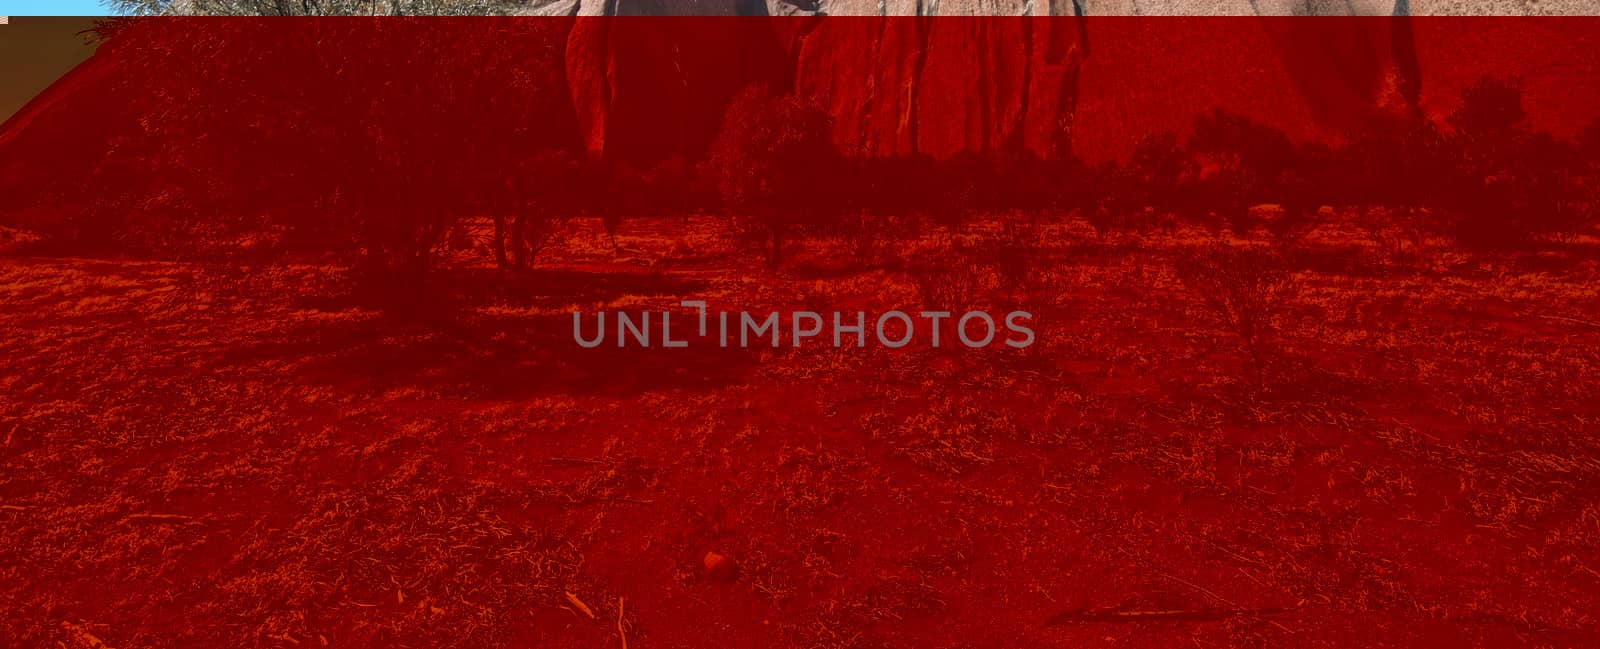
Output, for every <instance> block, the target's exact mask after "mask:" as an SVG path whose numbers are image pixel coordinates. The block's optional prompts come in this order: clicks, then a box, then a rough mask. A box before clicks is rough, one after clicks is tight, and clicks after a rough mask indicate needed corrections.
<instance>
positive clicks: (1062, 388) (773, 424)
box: [0, 220, 1600, 649]
mask: <svg viewBox="0 0 1600 649" xmlns="http://www.w3.org/2000/svg"><path fill="white" fill-rule="evenodd" d="M714 231H715V229H714V228H710V227H706V228H701V227H697V226H694V225H690V226H688V227H686V226H685V225H684V224H682V223H681V222H680V221H678V220H671V221H661V222H651V223H633V224H630V225H629V226H628V227H627V229H625V230H624V236H623V237H622V240H621V244H622V252H621V253H613V252H612V251H611V250H610V248H609V244H607V243H603V242H604V237H603V236H602V235H600V234H598V233H597V232H594V231H590V230H587V229H586V230H584V231H581V232H577V233H574V234H573V236H572V239H571V244H570V245H569V246H568V247H567V249H565V250H562V251H558V252H557V253H555V256H553V257H551V258H550V259H548V260H546V262H545V263H543V264H542V268H541V269H539V270H536V271H530V272H528V273H526V274H524V275H512V276H509V277H502V276H497V275H494V274H495V272H496V271H492V270H488V269H486V268H458V269H455V270H453V271H450V272H451V273H453V275H452V277H453V280H454V281H457V282H459V284H458V285H459V286H466V287H468V289H467V290H465V291H464V292H463V296H462V297H458V298H457V299H456V301H455V302H454V303H452V304H451V305H450V306H449V308H448V309H446V308H443V307H441V308H440V309H439V310H438V311H437V313H436V314H435V315H437V317H425V318H415V317H412V318H398V317H392V316H385V315H383V314H381V313H379V312H377V311H373V310H370V309H367V308H364V307H362V306H360V305H359V304H355V303H352V302H351V301H350V300H348V299H346V298H345V297H343V296H344V295H346V293H347V292H348V289H347V287H346V286H345V279H344V275H343V273H342V272H341V271H340V270H339V269H334V268H317V267H298V266H296V267H273V268H253V269H238V268H222V267H210V266H199V265H192V264H182V263H156V262H136V261H121V260H95V259H45V258H11V259H4V260H0V332H3V335H0V612H4V615H3V616H0V645H3V646H8V647H68V648H88V647H114V648H117V649H126V648H132V647H306V646H311V647H316V646H330V647H500V646H506V647H529V646H535V647H622V646H627V647H632V648H635V649H638V648H645V647H761V646H773V647H952V648H954V647H1084V646H1106V647H1126V646H1133V647H1144V646H1148V647H1172V646H1195V647H1224V646H1227V647H1251V646H1296V647H1333V646H1346V647H1356V646H1360V647H1375V646H1483V647H1498V646H1541V647H1562V646H1584V645H1589V646H1592V644H1591V643H1593V642H1594V640H1595V638H1597V637H1600V622H1597V618H1596V613H1595V612H1596V611H1600V572H1597V571H1600V446H1597V433H1600V429H1597V422H1600V380H1597V379H1600V370H1597V368H1600V324H1597V323H1596V322H1595V321H1596V320H1597V319H1600V318H1597V316H1596V314H1600V294H1597V292H1596V291H1597V288H1596V287H1597V284H1596V273H1597V271H1600V261H1597V255H1596V246H1597V244H1596V242H1594V241H1592V240H1584V241H1579V242H1578V243H1576V244H1571V245H1568V246H1566V247H1563V248H1558V249H1547V250H1545V251H1543V252H1530V253H1520V254H1516V255H1506V256H1498V257H1485V256H1468V255H1463V254H1459V253H1453V252H1449V251H1446V250H1438V251H1433V252H1430V253H1429V254H1426V255H1424V256H1423V258H1422V259H1421V260H1420V261H1406V262H1398V263H1397V262H1391V261H1387V260H1381V259H1376V258H1374V256H1373V253H1372V251H1371V249H1370V248H1369V247H1367V246H1364V245H1363V244H1362V242H1361V241H1360V240H1359V239H1358V238H1357V237H1356V236H1355V235H1354V234H1352V233H1350V232H1346V231H1344V230H1342V229H1341V228H1338V227H1332V228H1324V229H1323V230H1322V231H1320V232H1318V233H1317V234H1316V235H1315V236H1314V237H1312V239H1311V240H1310V241H1309V242H1308V243H1307V244H1306V249H1305V250H1304V251H1303V252H1302V253H1300V254H1298V255H1296V256H1294V259H1295V260H1296V266H1295V278H1296V280H1297V282H1298V290H1296V292H1295V295H1294V297H1293V299H1292V301H1291V303H1290V307H1289V309H1288V311H1287V312H1286V313H1285V314H1284V315H1283V316H1282V317H1281V318H1280V320H1279V322H1278V327H1277V330H1278V334H1277V336H1276V339H1275V341H1276V342H1275V343H1274V345H1275V349H1276V350H1277V352H1276V357H1275V358H1274V362H1273V365H1272V368H1273V369H1272V371H1271V372H1270V374H1269V377H1268V379H1267V381H1266V382H1265V384H1264V386H1263V387H1261V388H1257V387H1256V386H1255V385H1254V381H1253V379H1251V378H1249V375H1250V372H1248V371H1246V370H1245V363H1246V361H1245V357H1244V356H1243V355H1242V353H1241V352H1240V350H1239V347H1238V344H1237V343H1236V342H1235V341H1234V340H1233V339H1231V338H1229V337H1228V334H1226V333H1225V332H1224V331H1223V330H1222V329H1221V328H1220V327H1219V325H1218V323H1217V321H1216V320H1215V318H1214V317H1213V316H1212V314H1210V313H1209V312H1208V311H1206V310H1205V309H1204V308H1203V307H1202V305H1201V302H1200V300H1199V299H1198V298H1197V297H1196V296H1195V295H1193V294H1192V293H1191V292H1189V291H1188V290H1186V289H1185V288H1184V286H1183V285H1182V284H1181V283H1180V282H1179V281H1178V279H1176V278H1175V277H1174V273H1173V271H1172V269H1171V266H1170V265H1169V264H1168V263H1167V261H1166V260H1167V259H1168V257H1169V255H1170V253H1171V251H1173V250H1174V249H1177V248H1180V247H1183V246H1186V245H1189V244H1191V243H1193V242H1194V241H1191V239H1198V238H1199V235H1197V234H1196V235H1193V236H1191V234H1192V233H1180V234H1179V235H1170V236H1152V237H1147V238H1143V239H1135V238H1127V239H1124V240H1113V241H1110V242H1106V243H1100V242H1096V241H1095V240H1094V239H1093V237H1092V236H1091V235H1088V234H1087V233H1086V231H1085V230H1084V226H1083V225H1082V224H1077V223H1067V224H1061V225H1056V226H1052V229H1051V230H1050V233H1049V236H1046V237H1044V241H1045V242H1046V244H1045V245H1046V253H1047V254H1048V255H1049V263H1048V264H1047V267H1046V268H1045V271H1044V278H1043V279H1042V280H1041V281H1040V282H1038V283H1037V284H1036V285H1035V286H1034V287H1033V288H1031V289H1029V290H1028V291H1027V292H1026V293H1025V294H1024V295H1022V296H1020V297H1017V298H1015V300H1014V302H1015V303H1020V304H1025V305H1028V306H1029V307H1030V308H1031V310H1033V311H1034V312H1035V313H1036V314H1038V331H1039V342H1038V344H1036V345H1035V346H1034V347H1032V348H1030V349H1028V350H1025V351H1020V352H1019V351H1013V350H1005V349H993V350H984V351H959V352H956V351H948V350H945V351H933V350H927V349H921V350H885V349H882V348H870V347H869V348H868V349H866V350H857V349H844V350H834V349H829V348H825V347H818V346H808V347H802V348H800V349H784V350H776V351H774V350H769V349H762V350H749V351H738V350H734V351H727V350H719V349H715V348H710V349H708V348H705V347H691V348H689V349H684V350H649V351H646V350H637V349H629V350H614V349H607V350H583V349H579V348H577V346H576V345H575V344H574V343H573V342H572V340H571V337H570V323H571V320H570V317H571V316H570V313H571V311H572V310H574V309H581V310H584V311H586V312H593V311H597V310H612V311H615V310H644V309H651V310H660V309H665V308H673V307H674V306H675V305H676V303H677V301H678V300H680V299H684V298H705V299H710V300H712V301H713V302H714V303H717V304H723V305H728V306H730V307H731V308H743V309H748V310H752V311H758V310H763V309H768V308H785V309H787V308H797V307H801V306H805V307H809V308H812V309H814V310H823V311H828V310H834V309H839V310H855V309H867V310H882V309H886V308H894V307H897V306H904V307H908V308H916V307H917V306H918V300H919V298H918V293H917V291H916V289H915V287H914V286H913V284H912V283H911V282H910V281H909V280H908V279H907V278H906V276H905V274H904V273H903V272H901V271H900V270H899V267H898V266H897V264H896V263H894V262H893V261H892V260H890V261H888V262H885V263H881V264H880V263H874V264H864V265H863V264H854V263H850V262H849V259H850V258H849V256H848V255H847V254H845V253H844V252H843V251H842V250H841V249H839V248H838V247H836V246H830V245H828V244H826V243H812V244H808V248H807V251H806V252H805V253H803V254H801V255H799V256H797V257H795V258H794V259H793V261H792V262H791V263H790V264H789V266H788V267H786V268H785V269H784V270H783V271H781V272H778V273H775V274H774V273H764V272H761V271H759V270H757V269H758V268H759V265H760V262H759V261H758V260H754V259H747V258H745V257H741V256H736V255H731V254H730V253H729V251H728V250H727V249H726V247H725V246H723V244H722V243H720V241H719V240H718V239H717V238H715V237H714V236H713V235H710V234H698V233H700V232H714ZM685 233H696V234H685ZM969 236H981V233H977V234H972V233H969ZM934 245H937V244H936V243H935V242H934V241H933V240H932V239H931V238H930V239H925V240H922V241H916V242H912V243H909V244H906V245H905V246H903V247H902V250H901V251H900V252H901V253H902V254H903V255H905V256H913V257H914V256H915V255H917V254H918V251H919V250H924V249H926V248H928V247H930V246H934ZM491 276H493V277H492V279H491ZM473 287H476V288H473ZM985 299H988V300H991V301H992V302H993V303H995V304H997V305H998V304H1001V303H1011V302H1008V301H1007V300H1006V299H1005V298H1003V297H999V296H996V295H993V294H991V295H989V296H988V297H986V298H985ZM708 553H715V554H716V555H720V556H722V557H725V559H724V560H723V561H721V562H718V561H716V560H715V557H712V558H711V559H712V561H710V562H709V563H711V564H715V565H714V566H713V567H710V568H708V557H707V555H708Z"/></svg>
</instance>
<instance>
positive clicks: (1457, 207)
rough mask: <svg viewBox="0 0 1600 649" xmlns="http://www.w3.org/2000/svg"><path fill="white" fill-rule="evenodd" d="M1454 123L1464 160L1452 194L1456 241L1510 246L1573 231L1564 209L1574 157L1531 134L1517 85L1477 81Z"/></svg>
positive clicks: (1565, 148)
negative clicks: (1565, 216) (1541, 236)
mask: <svg viewBox="0 0 1600 649" xmlns="http://www.w3.org/2000/svg"><path fill="white" fill-rule="evenodd" d="M1448 121H1449V124H1450V126H1451V127H1453V128H1454V129H1455V134H1456V139H1457V141H1458V142H1459V147H1460V148H1459V151H1460V154H1461V155H1460V157H1459V159H1458V167H1457V168H1458V172H1457V174H1456V175H1455V178H1454V182H1453V184H1452V187H1451V191H1450V193H1449V196H1450V198H1451V202H1450V205H1451V207H1452V208H1453V210H1452V212H1453V215H1454V217H1455V223H1454V228H1453V229H1454V234H1455V236H1456V239H1457V240H1458V241H1460V242H1462V243H1464V244H1467V245H1470V246H1475V247H1480V248H1484V247H1504V246H1507V245H1514V244H1517V243H1521V242H1525V241H1527V240H1529V239H1531V238H1533V237H1535V236H1537V235H1543V234H1555V233H1559V232H1560V231H1561V230H1563V229H1565V228H1566V227H1568V226H1566V225H1564V224H1563V220H1564V219H1563V212H1562V209H1561V208H1562V202H1563V197H1564V196H1566V195H1568V194H1570V193H1571V191H1572V184H1571V183H1570V182H1569V181H1570V179H1571V178H1572V171H1573V167H1574V163H1575V159H1576V157H1577V156H1576V152H1575V151H1574V150H1573V149H1572V148H1571V147H1569V146H1568V145H1567V144H1566V143H1564V142H1560V141H1557V140H1555V139H1554V138H1552V137H1550V136H1549V135H1548V134H1544V133H1535V132H1533V130H1532V129H1531V128H1529V126H1528V120H1527V113H1526V112H1525V111H1524V110H1523V108H1522V87H1521V85H1520V84H1519V83H1517V82H1515V81H1508V80H1503V79H1495V78H1489V77H1485V78H1483V79H1479V80H1478V81H1477V82H1475V83H1474V84H1473V85H1471V86H1469V87H1468V88H1467V89H1466V90H1465V91H1463V92H1462V96H1461V105H1460V107H1458V108H1457V109H1456V111H1455V112H1454V113H1452V114H1451V115H1450V117H1449V120H1448Z"/></svg>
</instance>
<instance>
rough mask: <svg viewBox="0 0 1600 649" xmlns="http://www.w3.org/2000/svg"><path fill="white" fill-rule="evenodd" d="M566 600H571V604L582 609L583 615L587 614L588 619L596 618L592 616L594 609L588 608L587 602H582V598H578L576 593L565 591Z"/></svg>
mask: <svg viewBox="0 0 1600 649" xmlns="http://www.w3.org/2000/svg"><path fill="white" fill-rule="evenodd" d="M567 601H569V602H572V605H573V606H576V607H578V610H579V611H582V612H583V614H584V615H587V616H589V619H591V620H593V619H596V618H595V616H594V609H592V608H589V605H588V604H585V603H583V600H581V599H578V596H577V595H574V594H572V593H567Z"/></svg>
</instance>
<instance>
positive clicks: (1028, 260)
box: [984, 218, 1042, 298]
mask: <svg viewBox="0 0 1600 649" xmlns="http://www.w3.org/2000/svg"><path fill="white" fill-rule="evenodd" d="M1039 230H1040V228H1039V224H1038V222H1037V221H1034V220H1032V219H1020V218H1019V219H1007V220H1005V221H1004V222H1003V223H1002V224H1001V226H1000V231H999V232H998V233H996V234H995V235H994V236H993V237H992V238H990V239H988V240H986V241H985V242H984V244H985V245H984V247H985V251H984V252H985V253H986V254H987V255H988V257H989V264H990V265H991V266H992V267H993V268H994V273H995V279H997V280H998V281H999V283H1000V286H1001V288H1003V289H1005V291H1006V293H1007V294H1008V295H1010V296H1011V297H1013V298H1015V297H1017V296H1018V295H1019V294H1025V293H1026V292H1027V291H1028V289H1030V288H1033V285H1034V284H1035V283H1036V282H1037V281H1038V277H1039V269H1040V266H1042V263H1041V262H1042V260H1041V259H1040V257H1041V251H1040V246H1039V243H1040V231H1039Z"/></svg>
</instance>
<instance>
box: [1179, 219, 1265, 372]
mask: <svg viewBox="0 0 1600 649" xmlns="http://www.w3.org/2000/svg"><path fill="white" fill-rule="evenodd" d="M1175 267H1176V270H1177V274H1178V278H1179V279H1180V280H1182V281H1183V283H1184V285H1185V286H1187V287H1189V289H1190V290H1192V291H1193V292H1194V293H1195V294H1196V295H1197V296H1198V297H1199V298H1200V300H1201V303H1202V304H1204V305H1205V307H1206V308H1207V310H1209V311H1210V312H1211V313H1212V315H1214V316H1215V317H1216V318H1217V319H1218V320H1220V321H1221V322H1222V325H1223V328H1224V329H1226V330H1227V331H1229V332H1231V333H1233V334H1234V335H1235V336H1237V337H1238V338H1239V340H1240V342H1241V343H1242V344H1243V346H1244V349H1245V352H1246V354H1248V355H1249V357H1250V362H1251V369H1252V370H1253V373H1254V374H1255V381H1256V386H1257V387H1258V388H1259V387H1261V386H1262V385H1263V384H1264V383H1265V381H1266V362H1267V356H1268V354H1269V353H1270V349H1269V347H1268V343H1269V340H1270V338H1271V335H1272V324H1273V320H1274V319H1275V318H1276V316H1277V315H1278V314H1279V313H1280V312H1281V311H1282V310H1283V308H1284V306H1285V305H1286V304H1287V302H1288V301H1289V299H1290V297H1292V295H1293V293H1294V289H1295V284H1294V280H1293V277H1292V276H1291V275H1290V273H1289V270H1288V268H1287V267H1286V266H1285V265H1284V263H1283V259H1282V257H1281V256H1279V255H1277V254H1276V253H1274V252H1272V251H1271V250H1269V249H1267V248H1264V247H1259V246H1246V247H1233V246H1229V245H1225V244H1220V243H1217V244H1211V245H1208V246H1205V247H1202V248H1199V249H1197V250H1195V251H1193V252H1191V253H1189V254H1186V255H1183V256H1181V257H1179V258H1178V259H1177V260H1176V263H1175Z"/></svg>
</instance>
